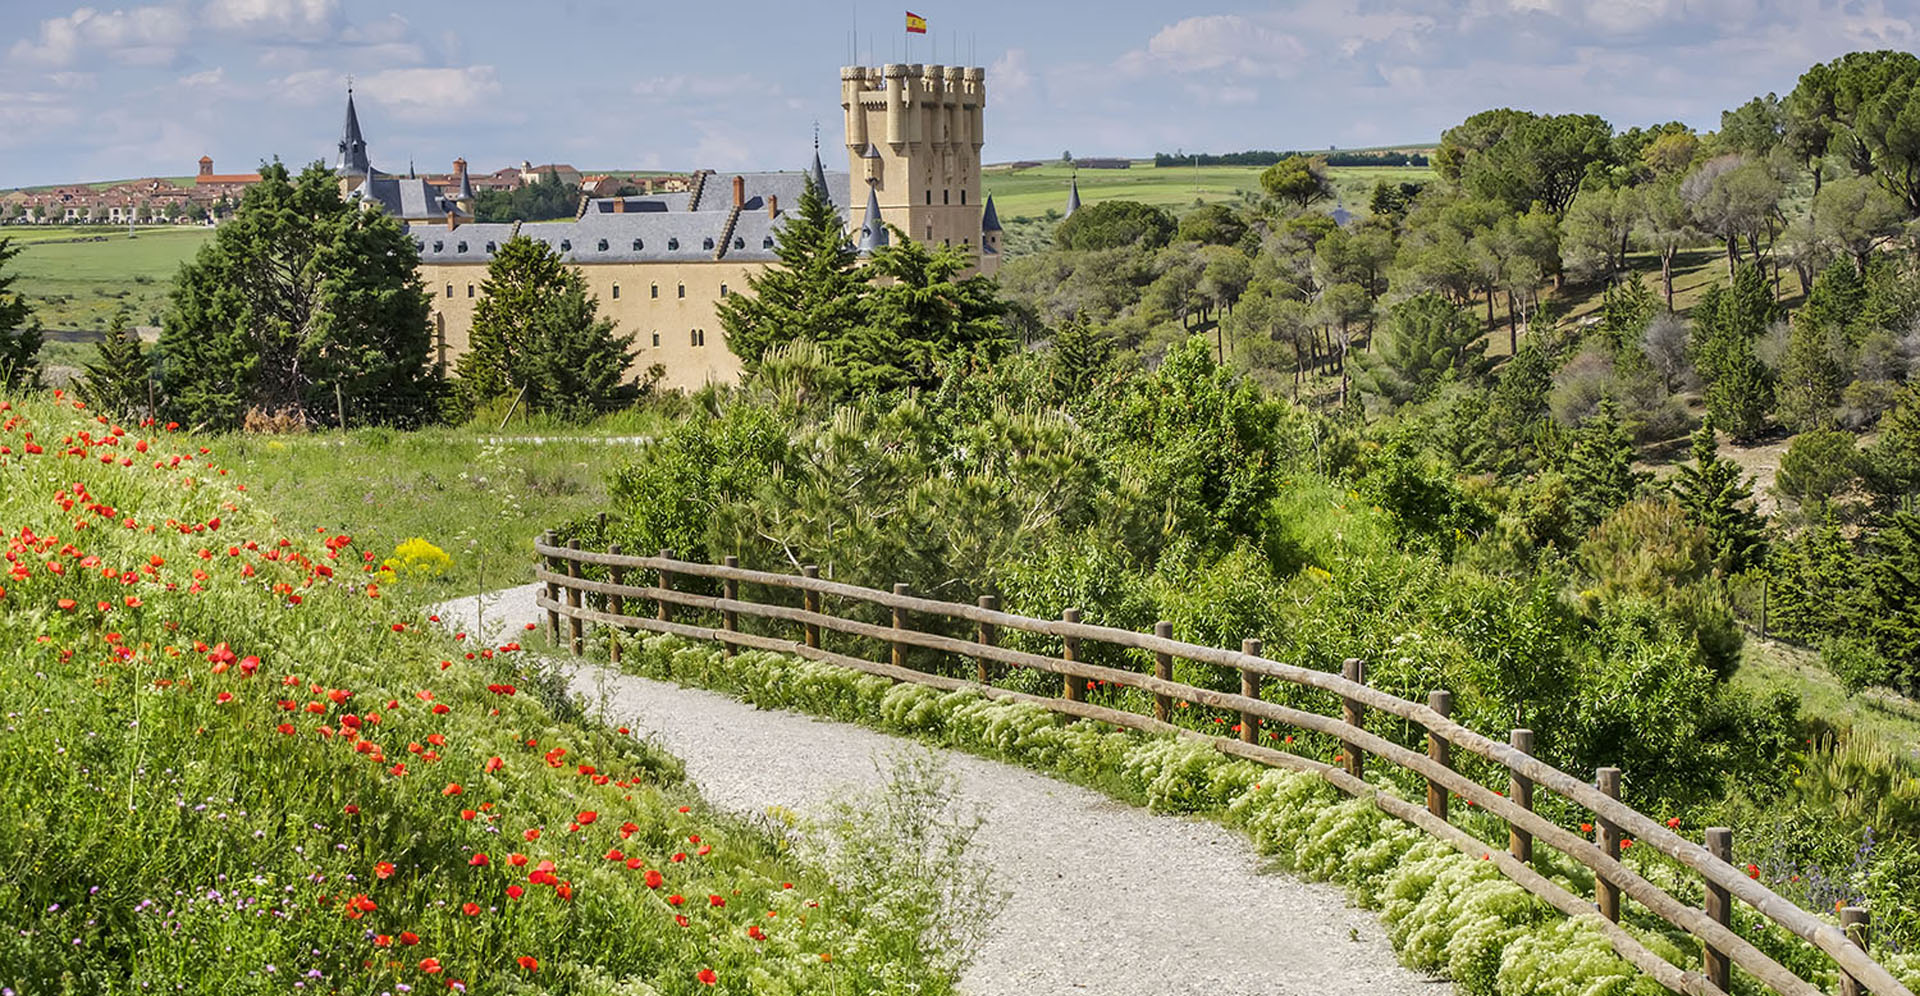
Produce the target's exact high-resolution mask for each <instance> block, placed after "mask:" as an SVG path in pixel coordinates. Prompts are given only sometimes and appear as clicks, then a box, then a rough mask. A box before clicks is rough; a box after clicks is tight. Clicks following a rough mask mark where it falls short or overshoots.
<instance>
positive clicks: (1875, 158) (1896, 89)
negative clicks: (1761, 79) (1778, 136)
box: [1788, 50, 1920, 214]
mask: <svg viewBox="0 0 1920 996" xmlns="http://www.w3.org/2000/svg"><path fill="white" fill-rule="evenodd" d="M1917 88H1920V58H1916V57H1915V56H1914V55H1913V54H1912V53H1910V52H1900V51H1887V50H1882V51H1877V52H1849V53H1848V54H1846V55H1843V56H1841V57H1840V58H1838V59H1835V60H1833V61H1832V62H1829V63H1826V64H1824V65H1817V66H1814V67H1812V68H1811V69H1809V70H1807V72H1806V73H1804V74H1803V75H1801V77H1800V81H1799V84H1798V85H1797V86H1795V87H1794V91H1793V93H1792V94H1791V95H1790V96H1789V98H1788V100H1789V107H1790V108H1791V110H1792V112H1793V115H1794V117H1795V118H1796V121H1795V123H1794V126H1790V128H1789V135H1790V136H1795V137H1801V136H1804V137H1803V138H1802V139H1801V140H1802V143H1803V147H1804V149H1805V151H1806V153H1807V154H1808V155H1809V156H1810V157H1819V156H1823V155H1831V156H1833V157H1834V158H1836V159H1838V160H1839V161H1840V162H1842V163H1844V164H1845V165H1847V166H1848V167H1850V168H1851V169H1852V170H1853V171H1854V172H1855V173H1857V174H1861V175H1871V176H1872V177H1873V178H1874V179H1875V180H1877V181H1878V182H1879V183H1880V185H1881V186H1882V187H1883V188H1884V189H1885V190H1886V191H1887V192H1888V193H1889V194H1892V195H1893V196H1894V197H1895V198H1897V199H1898V200H1899V202H1900V203H1901V204H1903V205H1904V206H1905V207H1906V210H1907V213H1909V214H1913V213H1920V179H1917V177H1920V127H1916V124H1920V117H1917V115H1920V100H1916V96H1917V95H1920V89H1917ZM1796 132H1797V133H1798V135H1796Z"/></svg>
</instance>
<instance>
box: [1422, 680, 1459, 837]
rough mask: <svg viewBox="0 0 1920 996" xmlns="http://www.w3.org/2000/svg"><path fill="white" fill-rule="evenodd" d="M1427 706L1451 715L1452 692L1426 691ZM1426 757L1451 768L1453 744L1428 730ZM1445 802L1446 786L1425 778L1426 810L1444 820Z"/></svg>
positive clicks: (1443, 714)
mask: <svg viewBox="0 0 1920 996" xmlns="http://www.w3.org/2000/svg"><path fill="white" fill-rule="evenodd" d="M1427 708H1429V709H1432V710H1433V711H1434V712H1437V713H1439V714H1440V715H1442V716H1451V715H1453V693H1452V692H1449V691H1446V690H1444V689H1434V690H1433V691H1431V692H1428V693H1427ZM1427 757H1428V758H1430V759H1431V760H1432V761H1433V763H1435V764H1438V765H1440V766H1441V767H1443V768H1452V767H1453V745H1452V744H1450V743H1448V742H1447V740H1446V738H1445V737H1442V736H1441V735H1440V734H1438V733H1435V732H1434V731H1432V730H1428V731H1427ZM1447 802H1448V793H1447V787H1446V786H1444V785H1442V784H1440V783H1439V782H1437V781H1434V780H1433V779H1431V778H1429V779H1427V812H1429V813H1432V814H1433V815H1435V816H1438V817H1440V818H1441V819H1443V820H1444V819H1446V818H1447Z"/></svg>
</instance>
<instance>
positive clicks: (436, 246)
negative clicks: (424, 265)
mask: <svg viewBox="0 0 1920 996" xmlns="http://www.w3.org/2000/svg"><path fill="white" fill-rule="evenodd" d="M433 251H434V252H446V251H447V244H446V243H445V242H443V241H440V240H438V239H436V240H434V243H433Z"/></svg>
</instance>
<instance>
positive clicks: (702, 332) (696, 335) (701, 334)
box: [692, 329, 707, 346]
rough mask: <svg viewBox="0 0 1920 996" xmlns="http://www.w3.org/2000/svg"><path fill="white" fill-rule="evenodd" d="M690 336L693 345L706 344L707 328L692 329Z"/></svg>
mask: <svg viewBox="0 0 1920 996" xmlns="http://www.w3.org/2000/svg"><path fill="white" fill-rule="evenodd" d="M692 338H693V344H694V345H696V346H704V345H706V344H707V330H706V329H694V330H693V336H692Z"/></svg>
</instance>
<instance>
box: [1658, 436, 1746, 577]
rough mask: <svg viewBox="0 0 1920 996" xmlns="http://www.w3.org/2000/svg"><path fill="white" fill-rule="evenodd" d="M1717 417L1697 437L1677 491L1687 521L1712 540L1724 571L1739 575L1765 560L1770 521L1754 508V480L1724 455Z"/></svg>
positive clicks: (1677, 481)
mask: <svg viewBox="0 0 1920 996" xmlns="http://www.w3.org/2000/svg"><path fill="white" fill-rule="evenodd" d="M1718 443H1719V433H1717V432H1715V431H1714V427H1713V416H1712V415H1711V414H1709V415H1708V416H1707V417H1706V418H1705V419H1703V420H1701V422H1700V428H1699V429H1698V430H1696V431H1695V432H1694V434H1693V462H1692V463H1691V464H1681V465H1680V468H1679V471H1678V473H1676V474H1675V475H1674V478H1673V482H1672V485H1671V486H1672V488H1673V493H1674V496H1675V497H1676V498H1678V499H1679V501H1680V507H1681V508H1683V509H1685V510H1686V513H1687V518H1689V519H1691V520H1693V522H1694V524H1696V525H1698V526H1700V527H1701V528H1702V529H1705V530H1706V531H1707V535H1708V536H1709V537H1711V538H1712V541H1713V548H1714V555H1715V558H1716V559H1717V560H1718V561H1719V562H1720V567H1721V569H1722V570H1724V571H1726V572H1728V573H1738V572H1740V571H1743V570H1746V569H1747V568H1748V567H1751V566H1753V565H1755V564H1758V563H1760V562H1761V561H1762V560H1763V559H1764V558H1765V556H1766V522H1765V520H1763V519H1762V518H1761V517H1760V514H1759V513H1758V512H1756V511H1755V510H1754V508H1753V479H1752V478H1750V477H1746V476H1744V475H1742V474H1741V473H1740V465H1739V464H1737V463H1734V462H1733V461H1732V460H1728V459H1726V458H1724V457H1722V456H1721V455H1720V452H1719V445H1718Z"/></svg>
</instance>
